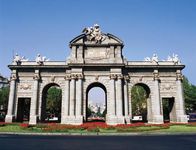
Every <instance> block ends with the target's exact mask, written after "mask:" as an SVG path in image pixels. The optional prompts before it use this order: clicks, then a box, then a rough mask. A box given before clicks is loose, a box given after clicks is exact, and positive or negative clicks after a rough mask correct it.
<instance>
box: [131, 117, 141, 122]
mask: <svg viewBox="0 0 196 150" xmlns="http://www.w3.org/2000/svg"><path fill="white" fill-rule="evenodd" d="M132 120H133V121H142V116H133V119H132Z"/></svg>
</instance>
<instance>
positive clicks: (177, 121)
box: [171, 115, 188, 123]
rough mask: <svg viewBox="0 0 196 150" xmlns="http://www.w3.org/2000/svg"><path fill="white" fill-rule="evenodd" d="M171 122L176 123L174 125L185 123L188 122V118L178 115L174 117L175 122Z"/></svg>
mask: <svg viewBox="0 0 196 150" xmlns="http://www.w3.org/2000/svg"><path fill="white" fill-rule="evenodd" d="M171 122H176V123H187V122H188V117H187V115H178V116H177V117H176V121H171Z"/></svg>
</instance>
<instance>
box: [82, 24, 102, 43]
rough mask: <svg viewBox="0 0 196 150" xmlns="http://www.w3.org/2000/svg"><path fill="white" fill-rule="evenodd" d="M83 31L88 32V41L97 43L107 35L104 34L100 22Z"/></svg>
mask: <svg viewBox="0 0 196 150" xmlns="http://www.w3.org/2000/svg"><path fill="white" fill-rule="evenodd" d="M82 32H83V33H84V34H86V37H87V40H88V41H95V43H101V42H102V41H104V40H105V36H104V35H103V34H102V32H101V29H100V27H99V25H98V24H94V26H93V27H87V28H84V29H83V31H82Z"/></svg>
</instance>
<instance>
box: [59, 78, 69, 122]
mask: <svg viewBox="0 0 196 150" xmlns="http://www.w3.org/2000/svg"><path fill="white" fill-rule="evenodd" d="M70 79H71V78H70V76H69V75H66V76H65V89H64V90H65V92H64V99H63V100H62V108H61V110H62V113H61V124H64V123H66V119H67V117H68V115H69V101H70V99H69V98H70V95H69V94H70V93H69V91H70Z"/></svg>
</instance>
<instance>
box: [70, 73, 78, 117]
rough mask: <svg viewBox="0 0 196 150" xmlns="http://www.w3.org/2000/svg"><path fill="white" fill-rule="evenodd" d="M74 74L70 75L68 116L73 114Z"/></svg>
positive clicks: (74, 95) (74, 99)
mask: <svg viewBox="0 0 196 150" xmlns="http://www.w3.org/2000/svg"><path fill="white" fill-rule="evenodd" d="M75 84H76V76H75V75H73V74H72V75H71V82H70V103H69V116H74V115H75V102H76V87H75Z"/></svg>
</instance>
